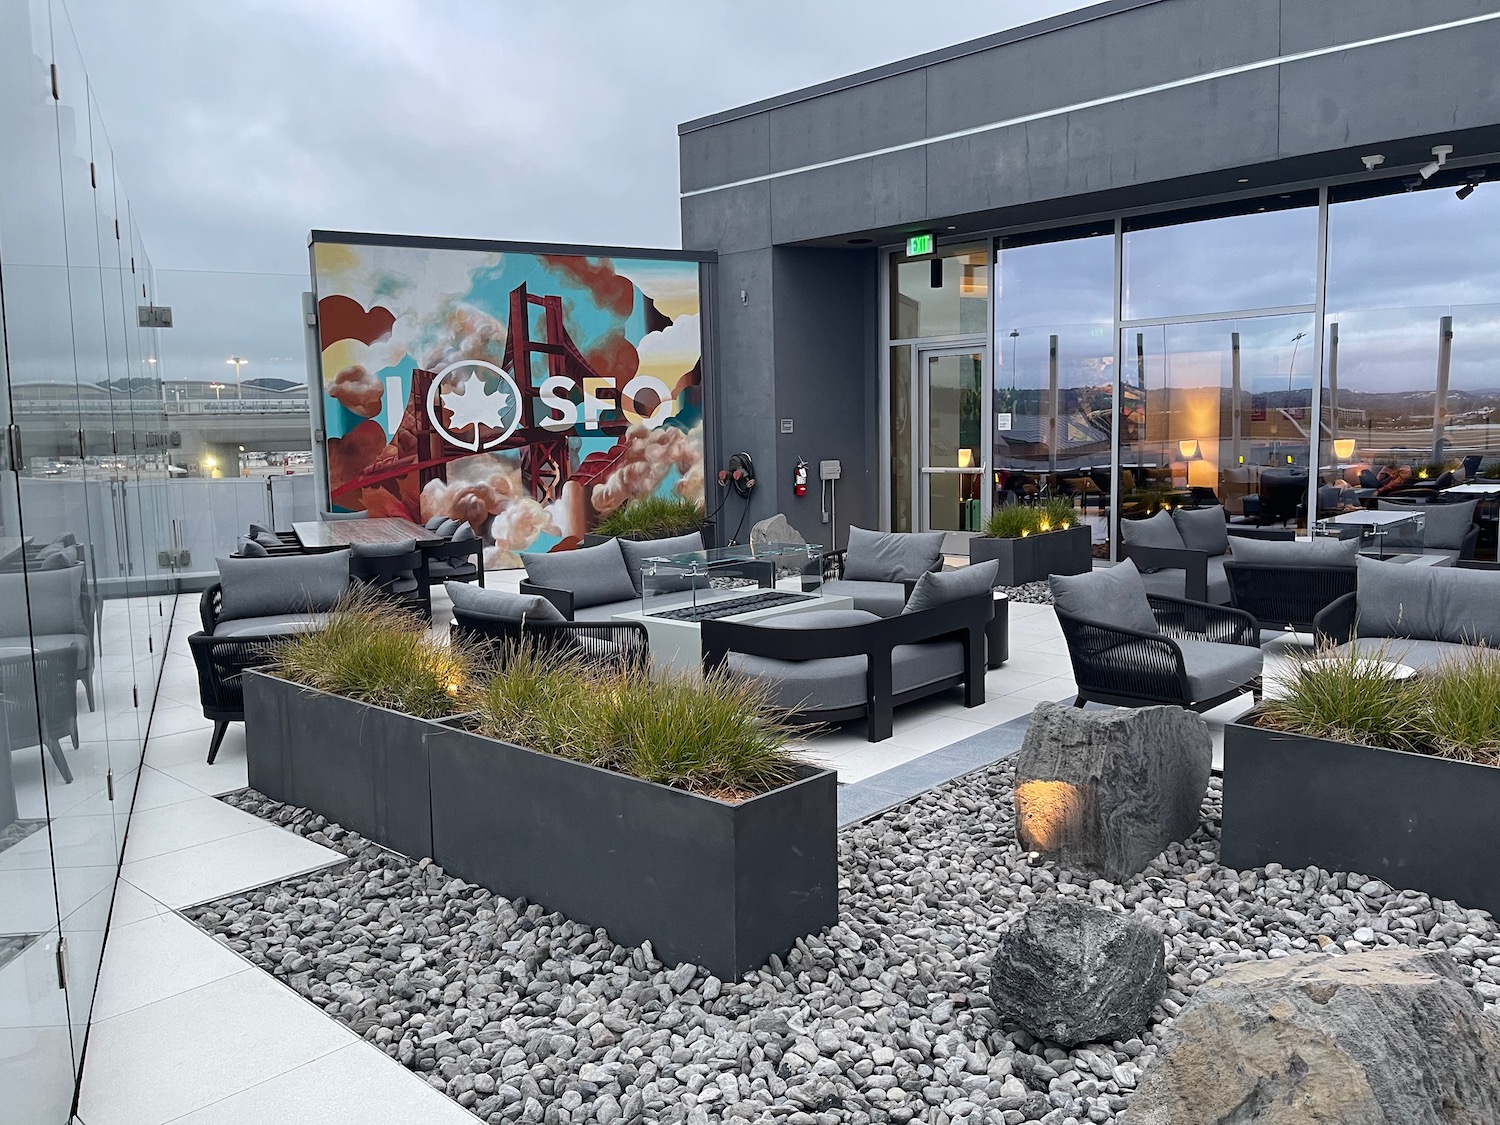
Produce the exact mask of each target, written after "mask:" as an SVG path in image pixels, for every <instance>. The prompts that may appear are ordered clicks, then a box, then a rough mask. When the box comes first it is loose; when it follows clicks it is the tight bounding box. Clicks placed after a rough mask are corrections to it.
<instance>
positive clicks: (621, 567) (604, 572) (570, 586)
mask: <svg viewBox="0 0 1500 1125" xmlns="http://www.w3.org/2000/svg"><path fill="white" fill-rule="evenodd" d="M521 564H522V565H523V566H524V567H525V568H526V577H527V578H529V579H530V580H531V581H532V582H535V583H536V584H537V585H538V586H546V587H547V588H549V589H552V590H570V591H572V593H573V606H574V608H576V609H586V608H588V607H589V606H591V605H605V604H607V603H609V602H626V601H630V600H631V599H632V598H634V597H635V596H636V592H635V583H634V582H632V581H631V580H630V571H629V570H627V569H626V567H625V556H624V555H623V554H621V552H620V541H619V540H618V539H610V540H608V541H606V542H604V543H601V544H599V546H597V547H578V548H576V549H575V550H572V551H537V552H529V551H523V552H521Z"/></svg>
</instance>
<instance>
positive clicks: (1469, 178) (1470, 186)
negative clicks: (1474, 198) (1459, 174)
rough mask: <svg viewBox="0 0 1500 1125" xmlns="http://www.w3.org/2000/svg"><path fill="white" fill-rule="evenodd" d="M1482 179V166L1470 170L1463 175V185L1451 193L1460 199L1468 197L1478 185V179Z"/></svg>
mask: <svg viewBox="0 0 1500 1125" xmlns="http://www.w3.org/2000/svg"><path fill="white" fill-rule="evenodd" d="M1483 179H1484V169H1483V168H1480V169H1478V170H1476V171H1473V172H1470V173H1468V174H1467V175H1465V176H1464V186H1463V187H1461V188H1459V189H1458V190H1457V191H1456V192H1454V193H1453V194H1454V195H1456V196H1458V198H1460V199H1468V198H1469V196H1471V195H1473V194H1474V189H1475V188H1476V187H1478V186H1479V183H1480V181H1482V180H1483Z"/></svg>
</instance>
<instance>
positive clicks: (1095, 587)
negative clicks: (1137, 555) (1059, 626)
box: [1047, 559, 1160, 633]
mask: <svg viewBox="0 0 1500 1125" xmlns="http://www.w3.org/2000/svg"><path fill="white" fill-rule="evenodd" d="M1047 582H1048V584H1049V585H1050V586H1051V587H1052V604H1053V605H1054V606H1056V607H1057V609H1058V611H1059V612H1061V613H1066V614H1070V615H1071V616H1073V617H1081V618H1083V619H1084V620H1085V621H1094V622H1097V623H1098V624H1100V625H1111V626H1114V627H1115V628H1117V629H1135V630H1136V631H1137V632H1141V633H1156V632H1159V631H1160V630H1158V629H1157V627H1156V617H1155V615H1153V614H1152V612H1151V603H1150V602H1149V601H1147V600H1146V583H1145V582H1144V581H1143V580H1142V579H1141V572H1140V571H1138V570H1137V569H1136V568H1135V563H1133V562H1131V561H1130V560H1129V559H1126V560H1125V561H1124V562H1122V563H1116V564H1115V565H1114V566H1111V567H1101V568H1100V569H1098V570H1091V571H1086V572H1085V573H1083V574H1067V575H1064V574H1054V575H1052V576H1051V577H1049V578H1048V579H1047Z"/></svg>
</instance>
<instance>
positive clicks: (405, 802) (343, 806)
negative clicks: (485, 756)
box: [245, 672, 432, 856]
mask: <svg viewBox="0 0 1500 1125" xmlns="http://www.w3.org/2000/svg"><path fill="white" fill-rule="evenodd" d="M430 726H431V724H430V723H429V722H427V721H426V720H424V719H417V718H413V717H412V716H411V715H403V714H401V713H399V712H397V711H388V710H386V709H385V708H384V707H375V706H372V705H371V704H368V703H360V702H358V701H356V700H353V699H345V698H344V697H342V696H338V695H330V694H329V693H327V692H323V691H316V690H314V689H312V688H307V687H303V686H301V685H299V684H293V683H289V682H287V681H286V680H281V679H277V678H276V677H274V676H268V675H265V674H263V673H260V672H249V673H247V674H246V676H245V754H246V757H247V764H248V767H249V781H250V786H251V788H253V789H258V790H260V791H261V792H262V793H264V794H265V795H266V796H267V797H272V798H274V799H276V800H278V801H284V802H286V803H287V804H290V805H299V806H301V807H302V808H307V809H312V810H313V811H314V812H317V813H321V814H322V815H323V816H326V817H327V818H328V819H329V820H333V821H336V822H338V823H339V824H341V825H343V826H344V827H345V828H349V829H352V830H354V831H355V832H358V833H359V834H360V835H362V836H364V837H366V838H367V839H370V840H373V841H375V842H376V843H377V844H381V845H383V846H385V847H387V848H390V849H391V850H392V851H398V852H401V853H402V854H403V855H408V856H430V855H431V854H432V811H431V800H430V797H429V786H428V767H427V746H426V743H425V741H424V739H423V735H424V734H425V733H426V731H427V730H428V728H429V727H430Z"/></svg>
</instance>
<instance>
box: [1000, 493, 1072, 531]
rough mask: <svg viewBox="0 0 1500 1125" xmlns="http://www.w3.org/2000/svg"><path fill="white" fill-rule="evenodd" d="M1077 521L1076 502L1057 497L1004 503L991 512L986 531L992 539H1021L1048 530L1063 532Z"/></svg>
mask: <svg viewBox="0 0 1500 1125" xmlns="http://www.w3.org/2000/svg"><path fill="white" fill-rule="evenodd" d="M1077 522H1078V513H1077V512H1076V511H1074V510H1073V502H1072V501H1071V500H1069V499H1067V497H1064V496H1054V497H1052V498H1050V499H1048V500H1039V501H1037V502H1035V503H1021V504H1017V503H1010V504H1002V505H1001V506H1000V507H998V508H996V509H995V510H994V511H993V512H991V513H990V518H989V522H988V523H986V524H985V527H984V533H985V535H986V536H988V537H989V538H991V539H1021V538H1023V537H1025V536H1027V535H1040V534H1042V533H1044V532H1048V531H1064V530H1066V529H1067V528H1070V527H1072V526H1073V525H1074V524H1076V523H1077Z"/></svg>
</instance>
